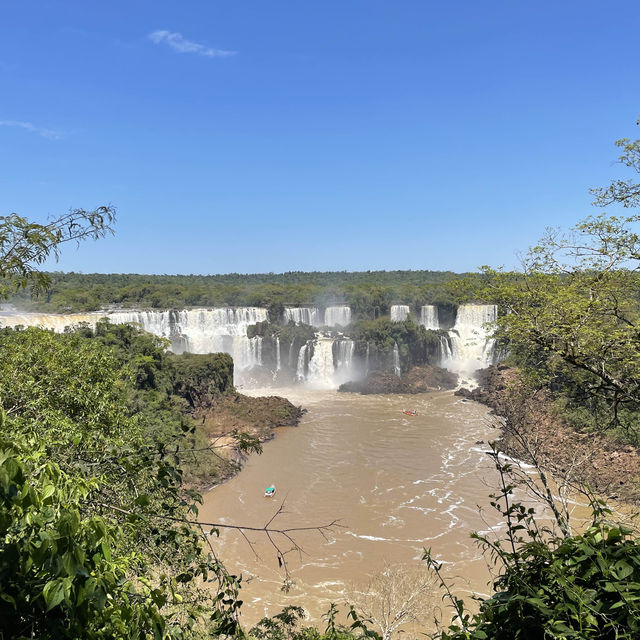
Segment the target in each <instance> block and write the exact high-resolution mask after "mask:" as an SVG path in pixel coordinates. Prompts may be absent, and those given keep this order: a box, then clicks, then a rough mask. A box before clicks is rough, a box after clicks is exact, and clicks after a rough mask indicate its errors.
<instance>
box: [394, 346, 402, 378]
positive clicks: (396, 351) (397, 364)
mask: <svg viewBox="0 0 640 640" xmlns="http://www.w3.org/2000/svg"><path fill="white" fill-rule="evenodd" d="M393 372H394V373H395V374H396V375H397V376H398V378H399V377H400V376H401V375H402V370H401V369H400V350H399V349H398V343H397V342H394V343H393Z"/></svg>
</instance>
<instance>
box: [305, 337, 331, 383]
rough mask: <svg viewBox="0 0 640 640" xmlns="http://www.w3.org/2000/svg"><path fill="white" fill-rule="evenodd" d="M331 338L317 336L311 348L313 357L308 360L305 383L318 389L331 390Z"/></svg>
mask: <svg viewBox="0 0 640 640" xmlns="http://www.w3.org/2000/svg"><path fill="white" fill-rule="evenodd" d="M334 372H335V367H334V364H333V338H326V337H324V336H318V337H317V338H316V341H315V343H314V347H313V356H311V360H309V373H308V375H307V383H308V384H309V385H310V386H313V387H316V388H318V389H333V388H335V381H334V378H333V374H334Z"/></svg>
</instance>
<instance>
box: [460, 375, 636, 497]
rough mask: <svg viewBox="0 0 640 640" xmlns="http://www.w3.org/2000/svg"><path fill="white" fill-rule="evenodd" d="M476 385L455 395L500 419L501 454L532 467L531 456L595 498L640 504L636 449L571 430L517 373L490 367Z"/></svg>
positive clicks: (546, 395) (540, 393)
mask: <svg viewBox="0 0 640 640" xmlns="http://www.w3.org/2000/svg"><path fill="white" fill-rule="evenodd" d="M478 381H479V386H478V388H476V389H473V390H471V391H469V390H468V389H460V390H458V391H456V395H459V396H462V397H464V398H468V399H470V400H475V401H477V402H481V403H483V404H485V405H487V406H489V407H491V408H492V409H493V412H494V413H495V414H496V415H498V416H501V417H503V418H504V424H503V426H502V436H501V439H500V441H499V442H498V446H499V448H500V449H501V450H502V451H503V452H504V453H506V454H507V455H509V456H512V457H513V458H517V459H519V460H523V461H524V462H527V463H531V462H533V460H532V455H531V452H532V453H533V455H534V456H536V457H537V458H538V460H541V461H542V462H543V464H544V465H546V466H547V468H549V469H550V470H551V471H553V472H554V473H556V474H558V475H559V476H561V477H562V476H566V475H568V474H571V475H572V477H573V478H575V480H577V481H579V482H581V483H585V484H588V485H589V486H590V487H591V488H592V489H593V490H594V491H595V492H596V493H597V494H599V495H602V496H605V497H607V498H609V499H619V500H622V501H624V502H627V503H632V504H640V455H639V452H638V450H637V449H636V448H635V447H633V446H632V445H625V446H622V445H620V444H618V443H616V442H614V441H612V440H611V439H609V438H607V437H605V436H603V435H601V434H599V433H593V432H589V431H586V430H581V429H580V428H576V427H575V426H573V425H570V424H569V423H567V422H566V421H565V420H563V419H562V417H560V416H559V415H558V413H557V411H556V410H555V408H554V405H553V398H552V396H551V394H550V393H549V392H548V391H546V390H539V391H536V392H534V393H533V394H531V392H527V391H525V389H524V387H523V385H522V382H521V380H520V378H519V375H518V372H517V370H516V369H513V368H509V367H505V366H493V367H489V368H488V369H485V370H483V371H482V372H480V374H479V376H478ZM523 443H526V444H524V445H523Z"/></svg>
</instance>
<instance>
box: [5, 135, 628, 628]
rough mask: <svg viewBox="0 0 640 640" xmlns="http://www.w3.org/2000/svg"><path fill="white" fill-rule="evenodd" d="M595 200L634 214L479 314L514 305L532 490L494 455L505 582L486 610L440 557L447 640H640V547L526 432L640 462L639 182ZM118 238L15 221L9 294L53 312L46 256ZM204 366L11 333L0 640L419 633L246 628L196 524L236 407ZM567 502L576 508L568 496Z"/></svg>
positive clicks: (500, 277)
mask: <svg viewBox="0 0 640 640" xmlns="http://www.w3.org/2000/svg"><path fill="white" fill-rule="evenodd" d="M618 144H619V146H620V147H621V149H622V156H621V161H622V162H623V163H624V164H626V165H627V166H628V167H631V168H632V169H635V170H640V141H635V142H632V141H628V140H623V141H620V142H619V143H618ZM595 197H596V202H597V203H598V204H599V205H602V206H607V207H608V206H609V205H612V204H617V205H622V207H624V212H623V215H617V216H616V215H608V214H601V215H598V216H594V217H591V218H588V219H586V220H585V221H583V222H582V223H580V224H578V225H577V226H576V227H575V228H573V229H571V230H568V231H566V232H560V231H550V232H549V233H548V234H547V235H546V236H545V237H543V239H542V240H541V242H540V243H539V244H538V245H537V246H536V247H534V248H533V249H532V250H531V251H530V252H529V253H528V254H527V255H526V256H525V258H524V260H523V270H522V271H521V272H518V273H504V272H501V271H499V270H486V271H485V272H484V273H483V275H482V287H483V288H482V291H481V294H482V298H483V299H486V300H487V301H490V302H494V303H495V304H498V305H499V307H500V309H501V311H502V313H501V314H500V316H499V318H498V328H497V335H498V337H499V339H500V340H502V341H503V342H504V343H505V344H506V345H507V346H508V349H509V353H510V355H509V365H510V366H512V367H514V368H517V376H516V378H517V384H514V385H513V386H512V387H508V388H505V389H503V390H504V391H505V392H506V393H507V394H511V396H510V397H511V401H512V402H511V410H505V415H506V419H507V428H508V429H512V431H513V432H514V433H515V436H516V437H519V438H520V439H521V440H522V442H523V444H524V449H523V450H524V455H525V456H529V460H530V461H531V462H532V463H533V464H535V465H536V467H537V472H538V473H537V476H536V478H535V479H534V480H531V476H529V475H525V477H522V476H520V475H518V473H517V468H515V467H516V466H515V465H513V464H512V463H505V462H504V459H503V458H501V457H500V456H499V455H498V451H497V450H496V451H494V453H493V459H494V462H495V464H496V468H497V471H498V478H499V482H498V485H497V486H496V488H495V491H494V494H493V496H492V497H493V500H492V502H493V505H494V507H495V508H496V509H497V510H498V511H499V512H500V514H501V516H502V520H503V521H504V522H505V531H504V532H503V534H502V535H501V537H500V538H498V539H495V538H491V537H485V536H481V535H477V534H474V535H475V538H476V539H477V541H478V543H479V544H480V546H481V548H482V549H483V550H484V551H485V553H486V555H487V559H488V561H489V562H491V563H492V565H493V566H494V569H495V571H494V573H495V576H496V577H495V578H494V581H493V583H492V585H491V588H492V592H491V593H490V595H488V596H487V597H483V598H478V603H477V607H476V608H475V609H474V610H473V611H471V610H470V609H468V608H467V606H466V605H465V603H464V602H463V601H462V600H460V599H459V597H458V596H457V595H456V594H455V593H454V592H453V591H452V590H451V588H450V587H449V586H448V584H447V576H446V567H444V566H443V565H442V564H440V563H439V562H437V561H436V560H435V553H434V554H433V555H432V553H431V550H429V549H425V551H424V557H423V560H424V571H425V572H428V574H429V575H430V576H431V577H432V578H433V581H434V584H435V585H436V587H434V588H437V589H440V591H439V593H440V594H442V595H443V599H444V602H445V604H446V605H450V607H449V606H446V607H443V610H444V613H443V615H442V616H441V618H440V620H439V627H438V628H437V629H436V630H435V631H433V634H432V635H433V637H435V638H439V639H441V640H463V639H465V640H486V639H493V638H496V639H505V640H507V639H508V640H510V639H514V640H515V639H516V638H522V639H527V640H529V639H530V640H533V639H538V638H555V639H558V640H561V639H568V638H572V639H573V638H576V639H598V640H600V639H602V640H609V639H611V640H613V639H614V638H615V639H628V640H631V639H633V638H637V637H639V636H640V540H639V539H638V536H637V531H636V530H634V529H633V528H632V527H630V526H627V525H625V524H620V523H619V522H618V521H617V520H616V519H615V518H614V515H613V513H612V511H611V510H610V509H609V508H608V507H607V505H606V504H604V502H603V501H602V496H600V495H598V494H595V493H594V492H593V491H592V490H591V489H590V488H589V487H588V486H585V485H584V484H581V483H580V482H578V480H577V476H576V475H575V474H574V473H572V472H573V471H574V469H564V470H563V469H559V468H556V467H554V465H553V461H552V460H546V459H545V458H544V457H537V454H538V453H539V450H538V449H536V448H535V444H536V440H535V433H533V435H531V434H530V433H529V432H528V431H526V430H525V429H524V428H523V425H524V424H525V423H528V422H530V421H531V420H530V418H531V416H528V415H527V413H526V411H527V408H528V404H527V403H526V402H519V399H522V398H533V397H541V396H544V397H545V398H547V399H548V400H549V401H550V402H551V403H552V405H553V407H554V411H555V413H554V415H555V417H556V418H558V419H562V420H565V421H567V422H568V423H570V424H571V425H572V427H573V428H574V429H575V430H576V431H577V432H580V433H581V434H583V435H585V436H587V435H588V434H590V433H594V432H595V433H598V434H599V435H602V436H603V437H606V438H608V439H610V440H612V441H621V442H624V443H626V444H628V446H631V447H632V448H634V450H635V449H637V446H638V442H639V438H638V433H639V432H640V421H639V418H640V388H639V387H640V342H639V341H638V323H639V322H640V300H639V297H638V287H637V276H636V273H637V269H638V268H640V236H639V235H638V233H637V228H638V224H640V216H638V215H635V214H633V212H632V211H630V210H633V209H634V208H637V207H638V206H640V185H638V184H637V183H635V182H632V181H615V182H614V183H612V184H611V185H610V186H608V187H606V188H604V189H600V190H596V192H595ZM112 224H113V210H112V209H110V208H108V207H105V208H101V209H98V210H96V211H92V212H87V211H83V210H75V211H72V212H70V213H69V214H66V215H65V216H62V217H61V218H59V219H58V220H55V221H53V222H51V223H49V224H46V225H41V224H37V223H34V222H31V221H29V220H26V219H25V218H21V217H19V216H15V215H13V216H8V217H5V218H2V219H0V273H1V275H2V276H3V277H4V280H3V290H2V292H3V293H4V294H5V296H7V297H8V296H11V295H13V294H14V293H15V292H16V291H18V290H26V289H30V290H32V291H34V292H36V293H37V292H44V294H45V296H46V291H47V290H48V288H49V287H50V284H51V276H50V275H49V274H46V273H42V272H41V271H39V270H38V267H39V266H40V265H42V264H43V262H44V260H45V259H46V258H47V257H48V256H49V255H50V254H51V253H52V252H55V251H57V250H58V248H59V247H61V246H62V245H64V243H65V242H68V241H73V240H84V239H90V238H94V239H98V238H100V237H102V236H103V235H104V234H105V233H107V232H109V231H110V229H111V226H112ZM474 286H475V285H474ZM194 358H195V357H193V356H188V355H186V356H171V355H169V354H167V353H166V352H165V350H164V349H163V344H162V342H161V341H158V340H157V339H155V338H153V337H151V336H148V335H146V334H142V333H140V332H139V331H138V330H136V329H134V328H132V327H111V326H109V325H108V324H104V323H102V324H99V325H98V327H97V328H96V330H95V331H93V330H88V329H81V330H80V331H79V332H76V333H65V334H53V333H50V332H47V331H43V330H39V329H33V328H31V329H27V330H3V331H2V332H1V335H0V398H1V401H2V412H1V413H0V421H1V422H2V431H1V433H0V632H1V634H2V636H3V637H5V638H43V639H45V638H47V639H48V638H51V639H53V638H105V639H106V638H205V637H219V636H233V637H253V638H259V639H264V640H285V639H291V640H319V639H320V638H322V639H325V638H326V639H327V640H329V639H331V640H334V639H335V640H337V639H338V638H340V639H345V640H346V639H347V638H361V637H369V638H379V639H382V640H389V639H390V638H391V637H392V636H393V634H394V633H395V632H396V631H397V630H398V628H399V627H398V623H399V622H401V621H407V620H410V619H414V620H415V619H419V614H420V612H419V611H418V612H416V611H415V609H412V608H411V607H410V606H409V603H407V602H404V603H399V604H398V606H397V608H396V609H395V610H394V611H391V612H390V617H388V618H387V619H386V623H384V624H382V625H381V626H380V625H378V626H376V623H375V622H374V616H373V615H367V613H366V612H363V611H361V610H358V609H357V608H351V610H350V611H349V620H350V626H344V625H340V624H339V623H338V621H337V620H338V618H337V614H336V610H335V608H334V607H332V608H331V609H330V611H329V612H328V614H327V616H326V621H325V622H326V624H325V625H323V628H320V629H318V628H315V627H306V626H305V625H304V621H303V618H302V610H301V609H299V608H296V607H293V608H292V607H289V608H287V609H286V610H285V611H283V612H282V613H281V614H279V615H276V616H274V617H272V618H267V619H265V620H263V621H261V622H260V623H259V624H258V625H257V626H256V627H254V628H253V629H243V628H242V627H241V625H240V624H239V618H238V613H239V611H241V609H242V591H241V579H240V578H239V577H238V576H234V575H230V574H229V573H228V572H227V571H226V569H225V567H224V566H223V565H222V564H221V563H220V562H219V560H218V558H217V556H216V548H215V547H216V538H215V529H216V526H217V527H218V528H219V527H222V526H224V525H214V527H213V529H214V535H213V536H212V535H210V533H209V532H208V530H206V529H205V523H202V522H200V521H199V520H198V504H199V503H200V502H201V496H200V495H199V494H198V492H197V491H196V490H195V489H194V482H193V480H192V479H191V480H189V479H188V478H189V476H188V475H187V474H189V473H195V474H197V473H198V470H197V465H195V466H194V462H193V461H194V460H196V459H197V458H198V456H200V455H206V456H212V457H214V458H215V457H216V453H217V452H216V451H215V448H213V445H212V443H210V442H207V440H206V434H202V433H200V432H198V430H197V428H196V427H197V424H196V423H197V420H195V419H194V417H193V413H190V409H191V410H192V409H193V408H194V403H201V406H204V405H207V404H210V403H213V402H214V401H215V399H217V398H220V397H223V396H225V395H228V394H230V393H235V390H234V389H233V388H232V383H231V382H230V381H231V380H232V378H231V377H230V374H231V371H232V362H230V360H229V358H228V357H225V356H220V355H212V356H202V357H198V358H195V359H194ZM506 404H507V405H508V404H509V403H506ZM200 408H201V407H200ZM507 409H508V407H507ZM235 437H236V438H237V440H238V446H239V447H240V448H242V449H243V450H245V451H254V452H258V451H259V449H260V445H259V442H258V441H257V439H256V438H247V437H244V436H243V435H242V434H236V436H235ZM498 446H499V444H498ZM563 473H564V476H563V475H562V474H563ZM633 481H634V482H636V483H637V482H638V479H637V478H634V479H633ZM522 482H524V483H525V485H524V488H527V489H529V490H531V491H534V494H535V495H536V496H537V497H538V498H539V499H540V500H542V501H543V502H544V503H545V504H546V506H547V508H548V509H549V510H550V512H551V513H552V515H553V522H554V526H553V527H546V526H542V525H541V524H540V523H539V522H538V521H537V520H536V512H535V511H534V510H533V509H532V508H531V507H530V506H526V505H525V504H523V503H522V502H520V501H519V500H518V499H516V498H515V495H514V490H515V488H516V486H518V487H519V488H523V485H521V484H519V483H522ZM557 486H559V487H561V488H564V489H566V493H563V491H561V492H560V496H557V495H556V494H555V493H554V491H553V490H552V489H553V488H554V487H557ZM535 492H537V493H535ZM575 492H582V495H583V496H584V498H585V499H587V500H588V502H589V504H590V507H591V512H592V518H591V521H590V523H589V524H588V525H587V526H586V527H583V528H576V527H574V526H573V523H572V522H571V520H570V518H569V516H568V512H567V510H566V508H565V506H566V500H570V499H571V498H572V497H573V496H575V495H576V493H575ZM563 495H564V496H565V498H566V500H565V502H563V501H562V497H563ZM558 497H559V498H560V500H558ZM330 526H331V523H319V526H318V528H319V529H323V528H326V527H330ZM266 533H269V531H266ZM287 533H288V534H289V535H291V536H295V530H289V531H288V532H287ZM438 585H439V586H438ZM300 604H301V606H302V607H304V603H300ZM412 616H413V617H412Z"/></svg>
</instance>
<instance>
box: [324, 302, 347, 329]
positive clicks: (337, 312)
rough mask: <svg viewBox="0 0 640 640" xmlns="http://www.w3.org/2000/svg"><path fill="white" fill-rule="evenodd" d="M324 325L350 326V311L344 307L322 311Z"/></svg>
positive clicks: (328, 308)
mask: <svg viewBox="0 0 640 640" xmlns="http://www.w3.org/2000/svg"><path fill="white" fill-rule="evenodd" d="M324 324H325V326H327V327H337V326H340V327H346V326H347V325H349V324H351V309H350V308H349V307H346V306H341V307H327V308H326V309H325V310H324Z"/></svg>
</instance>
